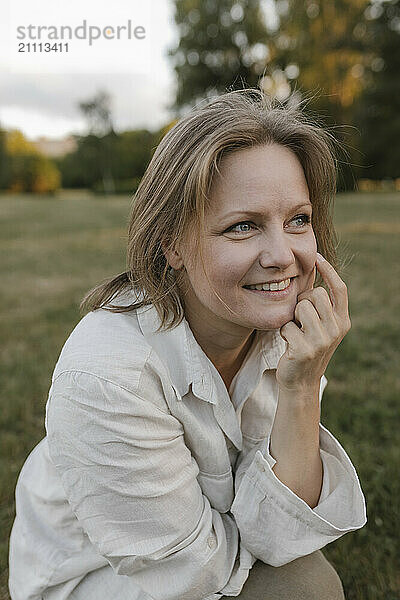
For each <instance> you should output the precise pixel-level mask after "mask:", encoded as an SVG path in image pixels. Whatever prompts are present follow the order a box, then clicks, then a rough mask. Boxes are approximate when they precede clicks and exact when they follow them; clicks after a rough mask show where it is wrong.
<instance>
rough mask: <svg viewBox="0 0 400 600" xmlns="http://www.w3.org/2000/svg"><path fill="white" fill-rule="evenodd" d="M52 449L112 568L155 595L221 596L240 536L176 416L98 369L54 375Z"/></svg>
mask: <svg viewBox="0 0 400 600" xmlns="http://www.w3.org/2000/svg"><path fill="white" fill-rule="evenodd" d="M46 429H47V436H48V445H49V452H50V457H51V459H52V461H53V463H54V465H55V468H56V470H57V472H58V474H59V476H60V478H61V481H62V484H63V487H64V489H65V493H66V496H67V499H68V501H69V504H70V506H71V508H72V510H73V512H74V514H75V515H76V517H77V519H78V521H79V523H80V524H81V526H82V528H83V530H84V531H85V532H86V534H87V535H88V537H89V539H90V541H91V542H92V544H93V545H94V546H95V547H96V549H97V550H98V552H99V553H100V554H101V555H103V556H104V557H105V558H106V559H107V560H108V562H109V563H110V565H111V567H112V568H113V570H114V571H115V573H117V574H119V575H126V576H130V577H132V578H133V580H134V582H135V583H137V584H138V586H140V588H141V589H142V590H144V592H146V593H147V594H149V596H150V597H151V598H153V599H155V600H157V599H160V600H161V599H162V600H178V599H179V600H213V599H218V598H220V597H221V595H222V593H223V592H219V593H218V590H223V588H224V586H225V584H226V583H227V582H228V580H229V578H230V576H231V573H232V570H233V568H234V564H235V560H236V555H237V553H238V550H239V536H238V530H237V526H236V523H235V520H234V518H233V517H232V515H231V514H230V513H227V514H221V513H219V512H218V511H216V510H215V509H212V508H211V506H210V503H209V501H208V499H207V497H206V496H204V495H203V494H202V491H201V488H200V486H199V484H198V482H197V479H196V477H197V475H198V472H199V468H198V466H197V463H196V461H195V460H194V458H193V457H192V455H191V453H190V451H189V449H188V448H187V446H186V445H185V443H184V435H183V434H184V431H183V426H182V424H181V423H180V422H179V421H178V420H177V419H176V418H175V417H174V416H172V415H171V414H170V413H169V412H168V409H167V408H166V410H165V412H164V411H163V410H161V409H160V407H159V406H156V405H155V403H153V402H152V401H151V399H148V398H142V397H139V396H138V395H137V394H134V393H132V392H131V391H130V390H127V389H124V388H123V387H121V386H120V385H116V384H114V383H112V382H110V381H107V380H106V379H102V378H101V377H99V376H97V375H96V376H95V375H92V374H88V373H82V372H66V373H62V374H60V375H59V376H58V377H57V378H56V379H55V381H54V382H53V384H52V388H51V390H50V394H49V402H48V406H47V413H46Z"/></svg>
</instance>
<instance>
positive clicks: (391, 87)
mask: <svg viewBox="0 0 400 600" xmlns="http://www.w3.org/2000/svg"><path fill="white" fill-rule="evenodd" d="M374 15H375V18H372V19H370V20H369V23H368V28H367V33H368V36H369V38H370V39H372V40H373V43H374V50H375V52H374V57H373V60H372V61H371V64H370V65H369V68H368V70H367V72H366V77H365V78H366V90H365V92H364V94H363V96H362V98H361V100H360V103H359V105H358V107H357V111H356V114H355V122H356V124H357V126H358V128H359V130H360V131H361V134H362V140H363V146H362V150H363V153H364V165H365V167H366V168H365V169H364V173H366V172H368V176H369V178H372V179H383V178H386V177H389V178H398V177H400V156H399V155H400V146H399V139H400V78H399V73H400V2H399V0H390V1H387V2H383V3H382V4H381V5H380V6H379V8H378V7H377V9H376V11H375V13H374ZM367 168H368V171H367ZM364 176H365V174H364Z"/></svg>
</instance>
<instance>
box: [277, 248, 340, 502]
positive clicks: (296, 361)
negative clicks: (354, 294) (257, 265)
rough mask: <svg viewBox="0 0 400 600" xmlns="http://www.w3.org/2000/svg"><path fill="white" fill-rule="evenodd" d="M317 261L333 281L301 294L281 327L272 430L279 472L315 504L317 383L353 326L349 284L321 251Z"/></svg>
mask: <svg viewBox="0 0 400 600" xmlns="http://www.w3.org/2000/svg"><path fill="white" fill-rule="evenodd" d="M316 267H317V268H318V271H319V272H320V273H321V275H322V278H323V279H324V281H325V283H326V284H327V285H328V287H329V295H328V293H327V292H326V291H325V289H324V288H322V287H318V288H315V289H313V284H314V279H315V272H314V273H313V275H312V280H311V281H310V289H309V290H306V291H305V292H303V293H301V294H299V296H298V303H297V305H296V309H295V313H294V317H295V320H294V321H290V322H289V323H286V325H284V326H283V327H282V328H281V335H282V337H283V338H284V339H285V340H286V341H287V349H286V352H285V353H284V355H283V356H282V358H281V359H280V361H279V364H278V368H277V371H276V378H277V381H278V386H279V395H278V406H277V410H276V415H275V421H274V425H273V428H272V432H271V445H270V449H271V455H272V456H273V458H274V459H275V460H276V461H277V463H276V465H274V467H273V470H274V473H275V474H276V476H277V477H278V478H279V479H280V480H281V481H282V482H283V483H284V484H285V485H287V486H288V487H289V488H290V489H291V490H292V491H294V492H295V493H296V494H297V495H298V496H299V497H300V498H302V499H303V500H304V501H305V502H307V504H308V505H309V506H310V507H311V508H314V507H315V506H316V505H317V504H318V499H319V496H320V492H321V486H322V476H323V467H322V462H321V457H320V453H319V420H320V409H319V401H318V399H319V394H318V392H319V384H320V380H321V377H322V375H323V373H324V372H325V370H326V368H327V366H328V363H329V361H330V359H331V357H332V355H333V353H334V351H335V350H336V348H337V346H338V345H339V344H340V342H341V340H342V339H343V338H344V336H345V335H346V333H347V332H348V331H349V329H350V326H351V324H350V318H349V312H348V300H347V288H346V285H345V283H344V282H343V281H342V279H341V278H340V277H339V275H338V274H337V273H336V271H335V269H334V268H333V267H332V265H330V264H329V263H328V261H326V260H325V259H324V258H323V257H322V256H321V255H320V254H318V258H317V263H316Z"/></svg>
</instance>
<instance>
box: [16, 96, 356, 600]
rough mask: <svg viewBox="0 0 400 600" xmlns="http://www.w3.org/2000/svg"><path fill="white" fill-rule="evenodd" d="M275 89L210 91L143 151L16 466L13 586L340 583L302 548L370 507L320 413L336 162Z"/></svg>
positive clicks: (292, 594)
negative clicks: (115, 269)
mask: <svg viewBox="0 0 400 600" xmlns="http://www.w3.org/2000/svg"><path fill="white" fill-rule="evenodd" d="M289 106H290V105H288V106H286V107H283V106H279V105H278V106H275V105H274V104H273V103H270V102H269V101H268V99H267V98H265V97H264V96H263V94H262V93H261V92H259V91H256V90H242V91H239V92H231V93H227V94H225V95H223V96H221V97H219V98H216V99H214V100H213V101H211V102H210V103H209V104H208V105H207V106H205V107H202V108H198V109H196V110H194V111H193V112H192V113H191V114H189V115H187V116H186V117H185V118H183V119H182V120H181V121H180V122H179V123H178V124H177V125H176V126H175V127H174V128H173V129H172V130H170V131H169V133H168V134H167V135H166V136H165V137H164V139H163V140H162V141H161V143H160V145H159V146H158V148H157V150H156V152H155V154H154V156H153V158H152V160H151V162H150V164H149V167H148V169H147V171H146V173H145V175H144V177H143V179H142V182H141V184H140V187H139V189H138V191H137V194H136V198H135V202H134V204H133V208H132V214H131V220H130V227H129V242H128V271H127V273H124V274H122V275H120V276H118V277H116V278H114V279H113V280H111V281H110V282H108V283H105V284H102V285H100V286H98V287H97V288H96V289H95V290H93V291H92V292H91V293H89V294H88V296H87V297H86V298H85V299H84V301H83V304H82V306H83V307H84V308H86V309H89V311H90V312H89V314H87V315H86V316H85V317H84V318H83V319H82V320H81V321H80V323H78V325H77V326H76V328H75V329H74V331H73V332H72V334H71V335H70V337H69V338H68V340H67V342H66V344H65V345H64V348H63V350H62V352H61V355H60V358H59V360H58V363H57V365H56V368H55V371H54V374H53V378H52V385H51V389H50V393H49V399H48V403H47V406H46V431H47V435H46V437H45V438H44V439H43V440H42V441H41V442H40V443H39V444H38V446H36V448H35V449H34V450H33V451H32V453H31V454H30V456H29V457H28V459H27V461H26V463H25V465H24V467H23V469H22V471H21V473H20V476H19V480H18V483H17V487H16V519H15V522H14V525H13V530H12V533H11V539H10V591H11V597H12V599H13V600H28V599H32V600H36V599H38V598H46V600H48V599H51V600H55V599H57V600H65V599H67V598H68V599H75V600H77V599H85V600H87V599H90V598H96V600H101V599H108V598H121V599H125V598H126V599H128V598H129V599H137V600H149V599H163V600H178V599H179V600H202V599H207V600H211V599H217V598H221V597H229V596H237V597H239V598H245V599H247V600H249V599H251V598H258V599H266V598H268V599H273V598H279V599H284V598H290V599H291V600H296V599H300V598H307V599H308V600H310V599H313V598H318V600H324V599H329V600H336V599H339V598H344V595H343V589H342V585H341V582H340V579H339V577H338V575H337V573H336V572H335V571H334V569H333V567H332V566H331V565H330V564H329V563H328V561H327V560H326V559H325V558H324V557H323V555H322V553H321V552H320V548H322V547H324V546H325V545H326V544H328V543H329V542H332V541H333V540H335V539H337V538H339V537H340V536H342V535H343V534H345V533H347V532H349V531H353V530H356V529H359V528H360V527H363V525H364V524H365V523H366V511H365V501H364V496H363V493H362V490H361V487H360V483H359V480H358V477H357V474H356V471H355V469H354V466H353V465H352V463H351V461H350V459H349V457H348V456H347V454H346V452H345V451H344V449H343V448H342V447H341V445H340V444H339V442H338V441H337V440H336V439H335V438H334V436H333V435H332V434H331V433H330V432H329V431H328V430H327V429H325V427H323V426H322V425H321V424H320V422H319V419H320V402H321V396H322V392H323V389H324V387H325V385H326V378H325V376H324V372H325V370H326V368H327V365H328V363H329V360H330V358H331V356H332V354H333V352H334V350H335V348H336V347H337V346H338V344H339V343H340V341H341V339H342V338H343V337H344V335H345V334H346V333H347V331H348V330H349V327H350V321H349V316H348V306H347V293H346V286H345V284H344V283H343V281H342V280H341V279H340V277H339V275H338V274H337V272H336V270H335V268H334V265H335V238H334V233H333V227H332V223H331V219H330V216H329V215H330V212H329V211H330V203H331V201H332V199H333V196H334V193H335V188H336V184H335V174H336V169H335V159H334V154H333V149H332V142H331V138H330V136H329V135H328V134H327V133H326V132H324V131H323V130H322V129H320V128H319V127H317V126H315V125H312V124H310V123H308V122H307V120H306V118H305V117H304V115H303V114H302V113H301V111H300V110H298V109H295V108H293V107H292V108H290V107H289ZM317 249H318V250H319V252H320V253H321V254H322V255H323V256H324V257H325V258H323V257H322V256H321V254H319V253H317ZM316 275H318V277H319V279H320V280H321V278H322V280H323V281H325V283H326V284H327V287H328V289H329V294H328V293H327V292H326V291H325V289H324V288H323V287H314V280H315V277H316Z"/></svg>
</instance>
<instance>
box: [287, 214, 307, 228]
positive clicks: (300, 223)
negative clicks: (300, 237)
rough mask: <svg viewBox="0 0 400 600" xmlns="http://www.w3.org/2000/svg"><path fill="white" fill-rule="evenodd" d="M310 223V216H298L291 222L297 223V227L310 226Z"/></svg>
mask: <svg viewBox="0 0 400 600" xmlns="http://www.w3.org/2000/svg"><path fill="white" fill-rule="evenodd" d="M310 221H311V217H310V215H297V217H295V218H294V219H292V220H291V223H295V222H297V224H296V227H304V225H308V223H310Z"/></svg>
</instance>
